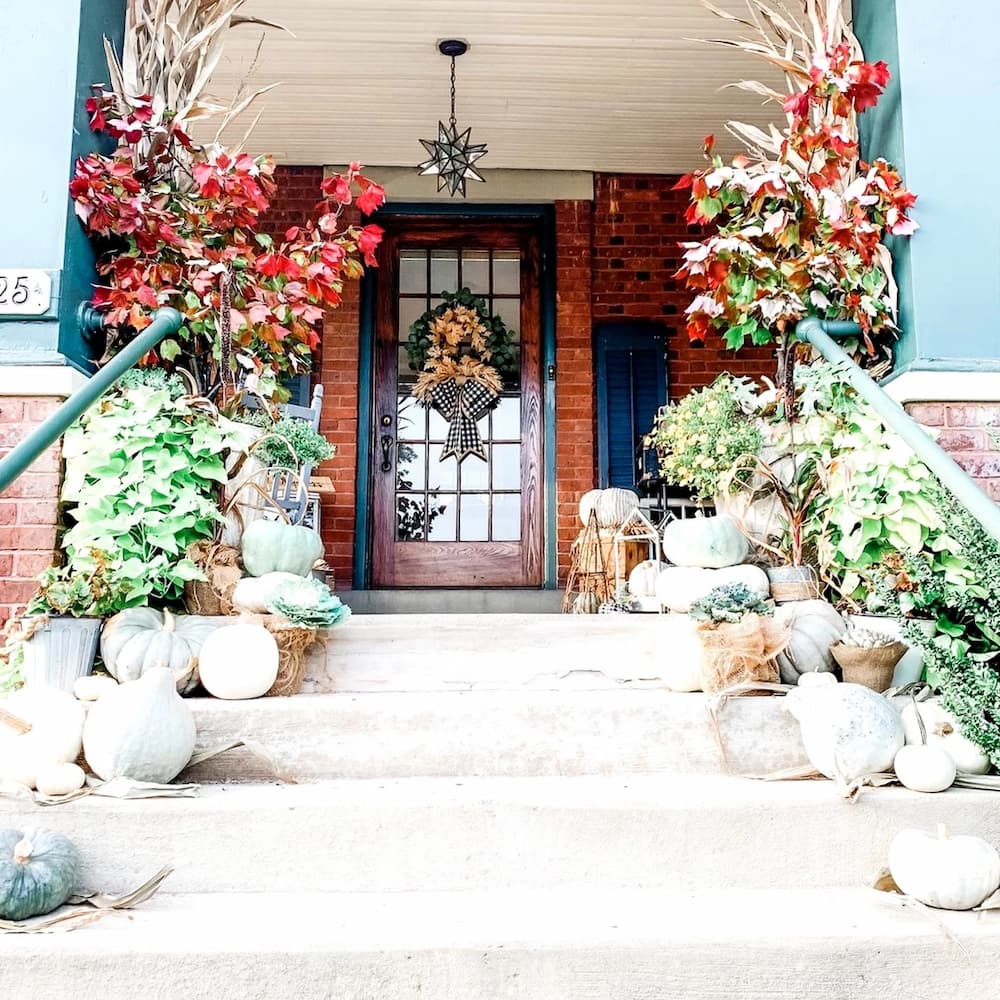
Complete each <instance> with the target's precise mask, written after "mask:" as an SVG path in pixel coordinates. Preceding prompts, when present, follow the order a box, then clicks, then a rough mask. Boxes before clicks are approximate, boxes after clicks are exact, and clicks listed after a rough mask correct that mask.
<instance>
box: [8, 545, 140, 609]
mask: <svg viewBox="0 0 1000 1000" xmlns="http://www.w3.org/2000/svg"><path fill="white" fill-rule="evenodd" d="M36 580H37V581H38V590H37V591H36V592H35V594H34V595H33V596H32V598H31V600H29V601H28V606H27V614H29V615H47V614H56V615H73V616H74V617H84V616H94V617H97V618H103V617H104V616H106V615H112V614H114V613H115V612H116V611H119V610H121V608H122V607H124V606H125V603H126V600H127V595H128V592H129V591H130V590H131V589H132V588H131V584H130V582H129V581H128V580H127V579H126V578H125V577H124V576H123V574H122V572H121V565H120V563H118V562H117V561H115V560H112V559H110V558H109V557H108V555H107V554H106V553H104V552H101V551H99V550H97V549H91V550H90V551H89V552H88V551H81V552H79V553H77V554H76V556H75V558H74V559H73V562H72V565H67V566H50V567H49V568H48V569H46V570H43V571H42V572H41V573H40V574H39V575H38V576H37V577H36Z"/></svg>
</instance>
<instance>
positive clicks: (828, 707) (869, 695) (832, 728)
mask: <svg viewBox="0 0 1000 1000" xmlns="http://www.w3.org/2000/svg"><path fill="white" fill-rule="evenodd" d="M783 708H784V710H785V711H787V712H789V713H790V714H791V715H793V716H794V717H795V718H796V719H798V720H799V726H800V728H801V730H802V743H803V745H804V746H805V750H806V755H807V756H808V757H809V760H810V762H811V763H812V765H813V767H815V768H816V770H817V771H819V772H820V773H821V774H825V775H826V776H827V777H828V778H836V779H839V780H841V781H845V782H850V781H853V780H854V779H856V778H860V777H863V776H865V775H868V774H877V773H880V772H882V771H888V770H889V769H890V768H891V767H892V764H893V761H894V760H895V758H896V754H897V753H898V752H899V750H900V748H901V747H902V746H903V723H902V721H901V720H900V718H899V712H897V711H896V709H895V708H894V707H893V706H892V705H891V704H890V703H889V702H888V701H887V700H886V699H885V698H883V697H882V695H880V694H877V693H876V692H875V691H872V690H870V689H869V688H866V687H863V686H862V685H860V684H838V683H837V681H836V679H835V678H834V677H833V675H832V674H827V673H823V674H812V675H809V674H803V675H802V677H801V678H800V680H799V685H798V687H796V688H794V689H793V690H792V691H789V693H788V695H787V696H786V697H785V699H784V704H783Z"/></svg>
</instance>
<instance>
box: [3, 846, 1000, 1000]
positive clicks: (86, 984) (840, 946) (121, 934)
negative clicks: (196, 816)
mask: <svg viewBox="0 0 1000 1000" xmlns="http://www.w3.org/2000/svg"><path fill="white" fill-rule="evenodd" d="M293 849H294V848H293ZM814 849H818V850H823V849H824V847H823V845H815V848H814ZM312 862H313V859H312V858H311V857H310V856H309V855H308V854H305V853H303V854H302V855H301V856H300V863H301V864H302V866H303V868H308V867H309V866H310V865H311V864H312ZM751 863H752V862H751ZM253 874H254V873H253V872H252V871H249V870H248V876H250V877H251V878H252V876H253ZM0 955H2V961H0V995H2V996H4V997H12V998H18V1000H22V998H23V1000H28V998H42V997H44V998H45V1000H79V998H80V997H90V996H94V997H101V1000H135V998H136V997H141V998H143V1000H161V998H162V1000H174V998H176V997H191V998H202V997H205V998H208V997H219V998H240V1000H283V998H295V1000H326V998H334V997H336V998H337V1000H389V998H391V1000H590V998H594V1000H597V998H600V1000H652V998H654V997H655V998H660V997H664V998H667V997H670V998H673V997H676V998H683V1000H732V998H733V997H736V996H738V997H740V998H742V1000H765V998H766V1000H775V998H778V997H787V998H790V1000H791V998H794V1000H814V998H815V1000H819V998H823V1000H828V998H831V997H835V998H837V1000H871V998H872V997H879V998H883V1000H904V998H905V1000H911V998H927V997H956V996H959V995H960V996H961V997H962V998H963V1000H986V998H989V1000H992V998H993V997H995V996H996V975H997V967H998V961H1000V914H996V913H992V914H985V915H983V916H978V915H975V914H962V913H958V914H953V913H946V912H940V913H934V914H933V915H929V914H928V913H926V912H923V911H920V910H916V909H913V908H911V907H907V906H906V905H904V904H903V903H902V901H901V900H900V899H899V898H898V897H891V896H887V895H885V894H880V893H875V892H874V891H871V890H864V889H853V890H805V889H804V890H798V891H791V892H789V891H772V892H768V891H756V892H737V891H733V890H725V891H702V892H696V893H676V892H668V891H663V890H650V889H632V890H599V889H598V890H595V889H590V888H567V889H561V890H543V891H525V890H516V891H495V892H486V893H482V892H458V893H419V892H405V893H387V894H383V893H357V894H350V893H346V894H339V893H316V892H312V893H288V894H278V893H252V892H250V893H241V894H233V895H230V894H224V893H218V894H214V895H194V894H192V895H176V896H169V895H161V896H158V897H155V898H154V899H152V900H151V901H149V902H148V903H146V904H144V905H143V906H142V908H141V909H139V910H136V911H134V913H132V914H131V915H129V916H127V915H125V914H122V915H113V916H111V917H108V918H106V919H105V920H103V921H101V922H99V923H97V924H95V925H94V926H92V927H89V928H86V929H85V930H83V931H77V932H73V933H69V934H61V935H60V934H53V935H33V936H30V935H29V936H7V937H4V938H0Z"/></svg>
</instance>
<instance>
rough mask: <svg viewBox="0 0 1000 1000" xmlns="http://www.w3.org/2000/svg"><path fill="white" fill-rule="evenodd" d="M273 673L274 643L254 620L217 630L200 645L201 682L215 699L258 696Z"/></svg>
mask: <svg viewBox="0 0 1000 1000" xmlns="http://www.w3.org/2000/svg"><path fill="white" fill-rule="evenodd" d="M277 676H278V644H277V643H276V642H275V641H274V636H273V635H271V633H270V632H268V630H267V629H266V628H264V626H263V625H258V624H256V623H255V622H250V621H246V622H244V621H237V622H236V624H234V625H226V626H224V627H223V628H220V629H217V630H216V631H215V632H213V633H212V635H210V636H209V637H208V639H206V640H205V645H204V646H202V648H201V683H202V684H203V685H204V687H205V690H206V691H207V692H208V693H209V694H210V695H212V696H213V697H215V698H225V699H227V700H242V699H245V698H259V697H260V696H261V695H264V694H267V692H268V691H269V690H270V689H271V686H272V685H273V684H274V682H275V679H276V678H277Z"/></svg>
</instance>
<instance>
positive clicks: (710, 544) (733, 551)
mask: <svg viewBox="0 0 1000 1000" xmlns="http://www.w3.org/2000/svg"><path fill="white" fill-rule="evenodd" d="M749 552H750V543H749V542H748V541H747V540H746V536H745V535H744V534H743V532H742V531H740V529H739V525H737V523H736V521H735V520H734V519H733V518H731V517H730V516H729V515H728V514H720V515H718V516H717V517H688V518H683V519H678V520H675V521H671V522H670V523H669V524H668V525H667V526H666V527H665V528H664V529H663V554H664V556H666V558H667V559H668V560H669V561H670V562H672V563H673V564H674V565H675V566H700V567H702V568H703V569H721V568H722V567H723V566H736V565H737V564H738V563H741V562H743V560H744V559H746V557H747V555H748V554H749Z"/></svg>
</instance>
